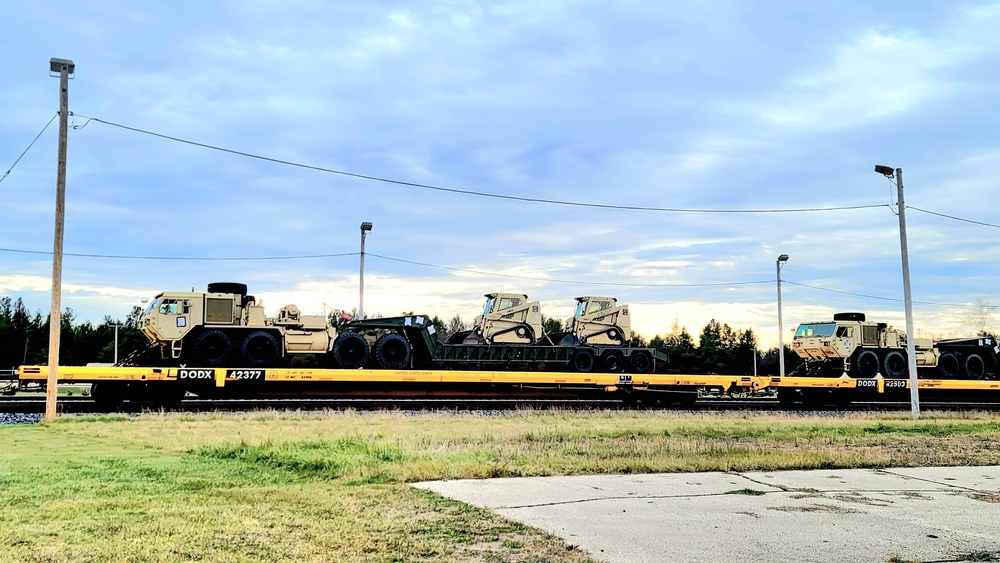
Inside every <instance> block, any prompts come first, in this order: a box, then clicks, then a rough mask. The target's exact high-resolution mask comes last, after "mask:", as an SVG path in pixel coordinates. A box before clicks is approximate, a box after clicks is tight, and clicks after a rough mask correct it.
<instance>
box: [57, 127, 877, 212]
mask: <svg viewBox="0 0 1000 563" xmlns="http://www.w3.org/2000/svg"><path fill="white" fill-rule="evenodd" d="M80 117H83V118H86V119H87V121H86V122H84V124H83V125H74V126H73V128H74V129H82V128H84V127H86V126H87V124H88V123H90V122H91V121H96V122H98V123H103V124H105V125H110V126H112V127H118V128H121V129H125V130H128V131H133V132H136V133H142V134H144V135H151V136H153V137H159V138H161V139H167V140H170V141H175V142H178V143H184V144H188V145H193V146H196V147H202V148H206V149H211V150H216V151H220V152H225V153H229V154H235V155H239V156H245V157H247V158H254V159H257V160H263V161H267V162H273V163H276V164H284V165H286V166H294V167H297V168H304V169H307V170H315V171H317V172H326V173H328V174H339V175H341V176H349V177H351V178H359V179H362V180H371V181H373V182H384V183H387V184H396V185H400V186H409V187H413V188H420V189H425V190H435V191H440V192H448V193H455V194H465V195H474V196H479V197H489V198H495V199H506V200H513V201H524V202H529V203H547V204H551V205H569V206H575V207H591V208H598V209H619V210H628V211H657V212H667V213H730V214H732V213H806V212H815V211H848V210H856V209H874V208H878V207H885V206H886V205H885V204H882V203H879V204H869V205H847V206H839V207H808V208H800V209H682V208H675V207H647V206H640V205H611V204H605V203H587V202H579V201H565V200H558V199H544V198H534V197H520V196H513V195H505V194H494V193H489V192H480V191H475V190H460V189H456V188H445V187H441V186H434V185H431V184H420V183H416V182H406V181H403V180H393V179H390V178H382V177H379V176H370V175H368V174H358V173H355V172H346V171H343V170H334V169H332V168H324V167H322V166H313V165H311V164H302V163H299V162H293V161H290V160H282V159H279V158H272V157H268V156H261V155H258V154H253V153H248V152H243V151H237V150H233V149H227V148H223V147H219V146H216V145H209V144H207V143H199V142H197V141H190V140H187V139H182V138H179V137H172V136H170V135H164V134H162V133H155V132H153V131H148V130H145V129H139V128H137V127H130V126H128V125H122V124H120V123H113V122H111V121H105V120H103V119H99V118H97V117H87V116H83V115H81V116H80Z"/></svg>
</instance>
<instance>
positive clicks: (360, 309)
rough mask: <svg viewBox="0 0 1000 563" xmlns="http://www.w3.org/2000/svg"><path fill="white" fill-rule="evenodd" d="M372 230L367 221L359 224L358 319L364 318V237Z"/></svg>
mask: <svg viewBox="0 0 1000 563" xmlns="http://www.w3.org/2000/svg"><path fill="white" fill-rule="evenodd" d="M371 230H372V224H371V223H370V222H368V221H365V222H364V223H361V275H359V276H358V278H359V279H360V283H361V287H360V291H359V292H358V318H359V319H363V318H365V237H366V236H368V233H369V232H371Z"/></svg>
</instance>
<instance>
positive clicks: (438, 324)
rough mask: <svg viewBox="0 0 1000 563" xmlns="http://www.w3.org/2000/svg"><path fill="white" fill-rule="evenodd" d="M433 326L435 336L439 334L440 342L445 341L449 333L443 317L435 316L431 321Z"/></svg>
mask: <svg viewBox="0 0 1000 563" xmlns="http://www.w3.org/2000/svg"><path fill="white" fill-rule="evenodd" d="M431 324H433V325H434V334H437V337H438V340H441V341H444V339H445V337H446V334H445V333H446V332H448V325H447V324H446V323H445V322H444V321H443V320H441V317H438V316H437V315H434V318H432V319H431Z"/></svg>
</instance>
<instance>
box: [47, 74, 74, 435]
mask: <svg viewBox="0 0 1000 563" xmlns="http://www.w3.org/2000/svg"><path fill="white" fill-rule="evenodd" d="M56 72H58V73H59V156H58V165H57V168H56V225H55V236H54V241H53V243H52V311H51V313H50V316H49V373H48V378H47V379H46V383H45V421H46V422H51V421H53V420H55V419H56V392H57V391H58V387H59V332H60V328H61V327H60V323H61V322H62V321H61V318H60V310H61V309H62V258H63V227H64V225H65V216H66V131H67V127H68V122H69V78H70V75H71V74H74V73H75V72H76V66H75V65H74V64H73V61H71V60H68V59H56V58H52V59H49V75H50V76H55V74H53V73H56Z"/></svg>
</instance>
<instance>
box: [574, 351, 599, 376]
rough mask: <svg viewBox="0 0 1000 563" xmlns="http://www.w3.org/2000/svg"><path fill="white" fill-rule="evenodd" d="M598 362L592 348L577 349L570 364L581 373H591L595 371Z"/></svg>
mask: <svg viewBox="0 0 1000 563" xmlns="http://www.w3.org/2000/svg"><path fill="white" fill-rule="evenodd" d="M595 363H597V362H596V361H595V360H594V353H593V352H591V351H590V350H577V351H576V352H573V358H572V359H570V361H569V365H570V367H572V368H573V370H574V371H578V372H580V373H590V372H592V371H594V364H595Z"/></svg>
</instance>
